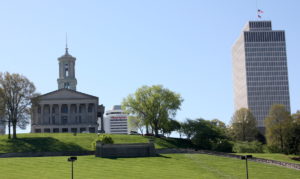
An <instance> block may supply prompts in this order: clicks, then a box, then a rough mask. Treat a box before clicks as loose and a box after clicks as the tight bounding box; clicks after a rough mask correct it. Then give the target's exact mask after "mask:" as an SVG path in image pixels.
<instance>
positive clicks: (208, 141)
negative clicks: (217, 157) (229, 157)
mask: <svg viewBox="0 0 300 179" xmlns="http://www.w3.org/2000/svg"><path fill="white" fill-rule="evenodd" d="M215 122H216V121H209V120H204V119H201V118H200V119H196V120H190V119H188V120H187V121H186V122H184V123H183V125H182V126H183V128H184V133H185V135H186V136H187V137H188V138H191V141H192V142H193V144H195V145H196V146H197V147H198V148H199V149H209V150H218V151H226V152H230V151H231V149H232V145H231V144H230V143H229V142H228V140H227V138H226V135H225V132H224V129H222V128H221V127H220V126H218V125H217V123H215Z"/></svg>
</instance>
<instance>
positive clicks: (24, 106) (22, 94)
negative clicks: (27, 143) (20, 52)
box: [0, 72, 35, 139]
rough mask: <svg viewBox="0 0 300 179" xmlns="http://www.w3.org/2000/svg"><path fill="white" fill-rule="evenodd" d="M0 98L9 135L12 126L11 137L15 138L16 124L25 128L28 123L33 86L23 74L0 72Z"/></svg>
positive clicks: (9, 136)
mask: <svg viewBox="0 0 300 179" xmlns="http://www.w3.org/2000/svg"><path fill="white" fill-rule="evenodd" d="M0 88H1V89H2V93H0V94H1V96H0V98H1V100H2V101H3V102H4V105H5V109H4V110H5V115H6V119H7V122H8V129H9V135H8V138H11V135H10V127H11V125H12V128H13V138H14V139H16V138H17V132H16V131H17V126H18V127H20V128H26V125H27V124H29V114H30V105H31V97H33V96H34V92H35V86H34V84H33V83H32V82H30V81H29V80H28V79H27V78H26V77H25V76H22V75H19V74H15V73H12V74H10V73H8V72H6V73H4V74H2V73H1V74H0Z"/></svg>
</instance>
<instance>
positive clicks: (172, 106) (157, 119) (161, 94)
mask: <svg viewBox="0 0 300 179" xmlns="http://www.w3.org/2000/svg"><path fill="white" fill-rule="evenodd" d="M182 101H183V99H182V98H181V96H180V95H179V94H177V93H175V92H172V91H170V90H169V89H167V88H163V86H161V85H153V86H142V87H141V88H139V89H137V91H136V92H135V93H134V94H131V95H129V96H128V97H127V98H125V99H124V100H123V103H122V106H123V108H124V110H125V111H127V112H128V113H130V114H132V115H136V116H140V117H142V119H143V120H144V123H145V124H146V125H147V124H149V125H150V126H151V128H152V129H153V130H154V133H155V136H158V131H159V130H161V129H162V126H163V125H164V124H165V121H167V120H168V119H169V118H172V117H174V116H175V115H176V111H177V110H178V109H180V105H181V103H182Z"/></svg>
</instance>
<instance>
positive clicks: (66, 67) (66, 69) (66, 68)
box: [65, 63, 69, 77]
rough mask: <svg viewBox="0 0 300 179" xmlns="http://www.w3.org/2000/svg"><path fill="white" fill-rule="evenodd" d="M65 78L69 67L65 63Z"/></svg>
mask: <svg viewBox="0 0 300 179" xmlns="http://www.w3.org/2000/svg"><path fill="white" fill-rule="evenodd" d="M65 76H66V77H68V76H69V65H68V64H67V63H66V64H65Z"/></svg>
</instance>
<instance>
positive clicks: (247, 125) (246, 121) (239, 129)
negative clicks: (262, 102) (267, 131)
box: [230, 108, 258, 141]
mask: <svg viewBox="0 0 300 179" xmlns="http://www.w3.org/2000/svg"><path fill="white" fill-rule="evenodd" d="M230 124H231V125H230V133H231V135H232V138H233V139H234V140H239V141H252V140H254V139H255V135H256V134H257V132H258V131H257V128H256V120H255V118H254V116H253V114H252V113H251V111H249V110H248V109H246V108H241V109H239V110H237V111H236V112H235V113H234V115H233V117H232V120H231V122H230Z"/></svg>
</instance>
